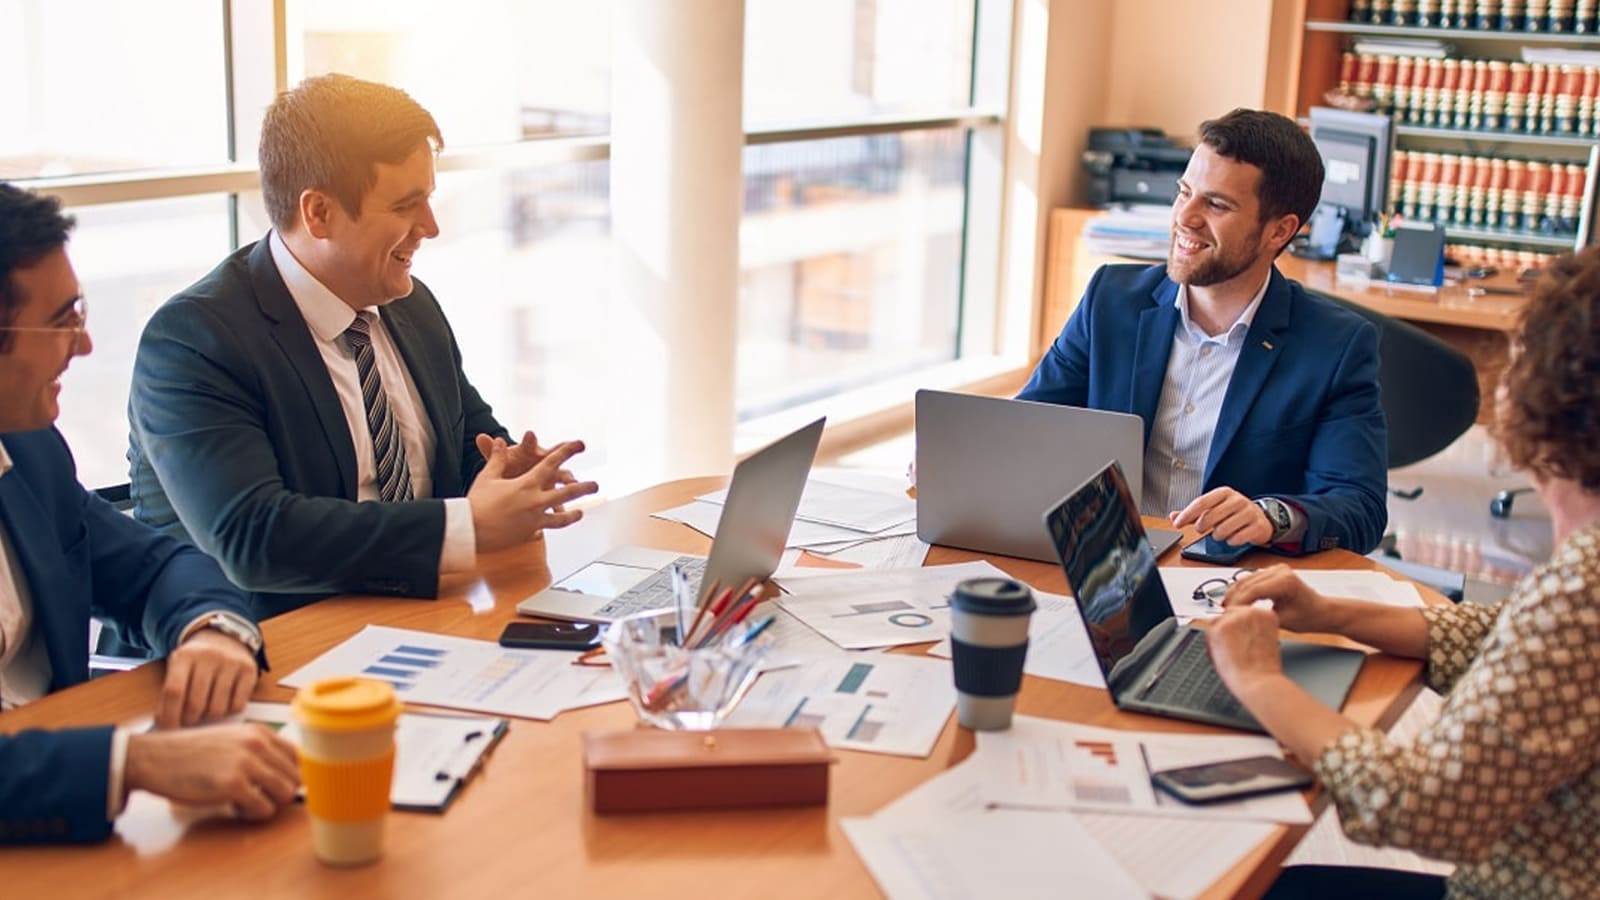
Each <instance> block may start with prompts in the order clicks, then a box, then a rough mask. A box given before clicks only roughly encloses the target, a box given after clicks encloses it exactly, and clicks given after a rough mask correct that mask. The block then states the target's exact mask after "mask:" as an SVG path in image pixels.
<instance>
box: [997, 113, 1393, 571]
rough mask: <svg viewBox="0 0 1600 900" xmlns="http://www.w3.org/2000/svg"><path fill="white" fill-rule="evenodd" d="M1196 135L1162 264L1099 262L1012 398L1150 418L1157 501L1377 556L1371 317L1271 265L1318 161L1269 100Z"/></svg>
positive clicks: (1382, 440) (1314, 183)
mask: <svg viewBox="0 0 1600 900" xmlns="http://www.w3.org/2000/svg"><path fill="white" fill-rule="evenodd" d="M1200 138H1201V143H1200V146H1199V147H1197V148H1196V149H1195V152H1194V155H1193V157H1192V158H1191V159H1190V162H1189V166H1188V169H1187V170H1186V171H1185V172H1184V175H1183V178H1182V179H1181V180H1180V181H1179V189H1178V197H1177V200H1176V202H1175V203H1174V204H1173V208H1172V245H1171V248H1170V251H1169V254H1168V258H1167V264H1166V265H1165V266H1151V267H1143V266H1127V265H1120V266H1106V267H1104V268H1102V269H1101V270H1100V271H1099V272H1097V273H1095V276H1094V278H1093V280H1091V281H1090V283H1089V287H1088V290H1087V291H1086V292H1085V293H1084V296H1083V300H1082V302H1080V303H1079V305H1078V307H1077V309H1076V310H1074V311H1073V314H1072V316H1071V318H1069V319H1068V321H1067V324H1066V327H1064V328H1063V329H1062V331H1061V335H1060V336H1059V337H1058V338H1056V341H1055V343H1054V344H1053V345H1052V346H1051V347H1050V349H1049V350H1048V351H1047V352H1046V353H1045V355H1044V358H1043V359H1041V360H1040V361H1039V365H1038V368H1037V369H1035V370H1034V373H1033V377H1032V378H1031V379H1030V380H1029V381H1028V383H1027V385H1026V386H1024V387H1023V389H1022V392H1021V393H1020V394H1018V395H1017V396H1018V397H1020V398H1022V399H1025V400H1040V401H1045V402H1050V403H1063V404H1070V405H1073V406H1087V407H1093V408H1096V409H1106V410H1114V411H1117V412H1129V413H1134V414H1136V415H1138V416H1140V417H1141V418H1142V419H1144V423H1145V428H1144V431H1145V459H1144V498H1143V501H1142V503H1141V507H1142V508H1143V510H1144V512H1145V513H1146V514H1147V515H1161V514H1168V515H1169V516H1170V518H1171V520H1172V522H1173V523H1174V524H1176V525H1179V526H1182V525H1191V524H1192V525H1194V526H1195V527H1196V528H1197V529H1198V530H1200V531H1201V532H1202V533H1209V534H1211V535H1213V536H1214V537H1216V538H1219V539H1221V540H1224V541H1227V542H1229V543H1234V544H1246V543H1248V544H1256V545H1260V546H1271V547H1273V548H1275V549H1278V550H1281V551H1284V552H1291V553H1293V552H1306V551H1312V550H1320V549H1325V548H1328V547H1344V548H1347V549H1350V550H1354V551H1356V552H1358V553H1366V552H1368V551H1370V550H1372V549H1373V548H1375V547H1376V546H1377V545H1378V542H1379V540H1381V539H1382V537H1383V530H1384V527H1385V525H1386V524H1387V521H1388V511H1387V507H1386V505H1385V479H1386V474H1385V473H1386V471H1387V463H1388V456H1387V454H1388V449H1387V447H1388V444H1387V438H1386V430H1385V423H1384V418H1383V410H1382V408H1381V407H1380V406H1379V403H1378V336H1377V331H1376V329H1375V328H1374V327H1373V326H1372V325H1371V324H1370V323H1368V322H1366V321H1364V320H1363V319H1361V318H1360V317H1358V316H1356V315H1354V314H1353V313H1350V312H1348V311H1346V310H1342V309H1340V308H1338V307H1336V306H1334V305H1333V304H1332V303H1329V302H1328V301H1326V300H1323V299H1320V298H1317V297H1313V296H1310V295H1308V294H1306V292H1305V291H1304V290H1303V289H1301V287H1300V285H1298V284H1296V283H1294V282H1292V281H1289V280H1288V279H1286V278H1284V277H1283V276H1282V275H1281V274H1279V273H1278V271H1277V269H1276V268H1275V267H1274V266H1273V260H1274V259H1276V258H1277V256H1278V254H1279V253H1281V252H1282V251H1283V249H1284V248H1285V247H1287V246H1288V244H1289V241H1290V240H1291V239H1292V238H1293V237H1294V236H1295V234H1296V232H1298V231H1299V230H1300V226H1301V224H1302V223H1303V222H1305V220H1306V218H1307V217H1308V216H1309V215H1310V214H1311V211H1312V210H1313V209H1314V208H1315V207H1316V204H1317V199H1318V197H1319V195H1320V193H1321V190H1322V178H1323V166H1322V159H1321V157H1320V155H1319V154H1318V152H1317V148H1316V145H1315V144H1313V143H1312V141H1311V139H1310V138H1309V137H1307V136H1306V134H1305V133H1304V132H1303V131H1301V130H1300V128H1299V126H1297V125H1296V124H1295V123H1294V122H1293V121H1292V120H1290V119H1287V118H1285V117H1283V116H1280V115H1277V114H1275V113H1268V112H1261V111H1257V110H1244V109H1237V110H1234V111H1233V112H1231V113H1229V114H1227V115H1226V116H1223V117H1222V118H1220V119H1213V120H1211V121H1207V122H1205V123H1202V124H1201V126H1200ZM1065 449H1067V450H1068V452H1070V448H1065Z"/></svg>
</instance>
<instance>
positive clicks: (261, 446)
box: [128, 240, 507, 619]
mask: <svg viewBox="0 0 1600 900" xmlns="http://www.w3.org/2000/svg"><path fill="white" fill-rule="evenodd" d="M383 317H384V323H385V324H386V325H387V326H388V328H389V332H390V334H391V335H392V336H393V338H394V342H395V346H396V347H398V348H399V351H400V355H401V357H402V358H403V360H404V362H405V364H406V367H407V368H408V369H409V370H410V372H411V378H412V380H413V381H414V382H415V383H416V385H417V393H418V394H419V395H421V398H422V405H423V407H424V408H425V410H426V413H427V416H428V421H429V423H430V424H431V425H432V427H433V432H434V435H435V437H436V444H435V449H434V460H433V469H432V475H433V492H434V497H436V498H444V497H460V496H463V495H464V494H465V493H466V490H467V487H468V486H469V485H470V484H471V483H472V479H473V478H474V477H476V475H477V473H478V471H479V470H480V469H482V468H483V458H482V456H481V455H480V454H479V453H478V450H477V447H476V446H475V445H474V443H473V440H474V438H475V436H476V435H477V434H478V433H479V432H486V433H488V434H491V435H497V436H500V437H507V435H506V431H505V429H504V428H502V427H501V425H500V423H499V422H497V421H495V418H494V414H493V412H492V411H491V410H490V409H489V405H488V404H487V403H485V402H484V401H483V399H482V398H481V397H479V396H478V392H477V391H476V390H475V389H474V388H473V387H472V385H471V384H470V383H468V381H467V377H466V375H465V374H464V373H463V372H462V370H461V351H460V348H458V347H457V346H456V341H455V336H454V335H453V334H452V333H451V331H450V326H449V324H448V323H447V322H446V321H445V317H444V313H443V311H442V310H440V309H439V304H438V303H437V301H435V300H434V297H433V294H432V293H431V292H429V290H428V289H427V287H425V286H424V285H423V284H422V282H420V281H417V282H415V288H414V290H413V291H412V293H411V295H410V296H408V297H405V298H402V299H400V300H396V301H394V302H393V303H390V304H388V305H387V306H385V307H384V308H383ZM128 420H129V425H130V428H129V432H130V440H131V442H132V445H131V447H130V448H129V450H128V462H129V479H130V481H131V482H132V484H131V491H132V495H133V501H134V514H135V515H136V516H137V517H138V518H139V519H140V520H141V521H143V522H147V523H149V524H150V525H153V526H155V527H156V528H159V529H161V530H163V531H165V532H167V533H169V534H173V535H177V536H181V537H187V538H189V539H190V540H192V541H194V543H195V544H197V545H199V547H200V548H201V549H202V550H204V551H206V552H207V553H209V554H211V555H212V556H214V557H216V559H217V561H218V562H220V563H221V564H222V568H223V571H225V572H227V573H228V577H230V578H232V579H233V581H234V583H235V584H238V585H239V586H240V587H242V588H244V589H245V590H247V591H252V592H254V593H253V594H252V596H251V603H252V605H253V606H254V608H255V611H256V615H257V617H258V618H263V619H264V618H267V617H268V616H273V615H277V614H278V613H281V612H285V611H287V610H290V609H293V608H295V607H297V606H303V605H304V604H306V603H308V602H310V601H311V600H315V599H318V598H320V597H325V596H328V595H330V594H338V593H356V594H389V595H398V596H405V597H432V596H434V595H435V594H436V592H437V591H438V583H439V555H440V550H441V549H442V546H443V541H444V504H443V502H442V501H441V500H439V499H429V498H422V499H417V500H412V501H409V502H405V503H357V502H355V501H356V487H357V483H356V453H355V445H354V444H353V443H352V441H351V437H350V428H349V425H348V424H347V423H346V421H345V417H344V409H343V407H341V406H340V405H339V396H338V394H337V393H336V392H335V390H334V387H333V380H332V379H331V378H329V376H328V369H327V366H326V365H325V364H324V363H323V361H322V356H321V354H320V353H319V351H318V349H317V345H316V338H315V337H313V335H312V334H311V330H310V328H309V327H308V326H307V325H306V322H305V319H304V318H303V317H302V316H301V315H300V308H299V307H298V306H297V305H296V304H295V302H294V298H293V297H292V296H291V295H290V294H289V289H288V288H287V287H285V286H284V283H283V279H282V277H281V276H280V275H279V274H278V269H277V266H276V265H274V264H273V261H272V253H271V250H270V249H269V247H268V243H267V241H266V240H261V241H257V242H256V243H254V244H251V245H250V246H247V247H244V248H242V249H240V250H238V251H237V252H235V253H234V254H232V255H231V256H229V257H228V258H227V259H226V260H224V261H223V262H222V263H221V264H220V265H219V266H217V268H216V269H214V270H213V271H212V272H211V273H210V274H208V275H206V276H205V277H204V278H202V279H201V280H200V281H199V282H197V283H195V284H194V285H191V286H190V287H188V288H186V289H185V290H183V291H182V292H180V293H179V294H178V295H177V296H175V297H173V298H172V299H171V300H168V301H167V302H166V303H165V304H163V305H162V307H161V308H160V309H158V310H157V311H156V314H155V315H154V316H152V317H151V319H150V322H149V324H148V325H146V326H145V330H144V335H143V337H142V338H141V339H140V341H139V351H138V356H137V357H136V359H135V361H134V373H133V389H132V391H131V392H130V394H129V398H128Z"/></svg>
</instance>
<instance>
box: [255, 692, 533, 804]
mask: <svg viewBox="0 0 1600 900" xmlns="http://www.w3.org/2000/svg"><path fill="white" fill-rule="evenodd" d="M243 718H244V720H245V721H246V722H261V723H262V724H265V725H268V726H270V727H272V728H273V729H274V730H276V731H277V732H278V734H280V735H282V736H283V737H284V739H285V740H287V741H289V742H290V743H291V744H294V745H295V746H297V747H298V746H299V745H300V726H299V725H297V724H296V723H295V721H294V719H293V717H292V716H291V715H290V713H289V705H288V704H287V703H249V704H246V706H245V709H244V716H243ZM506 726H507V722H506V720H505V719H498V718H487V717H484V716H436V715H421V714H418V713H403V714H401V716H400V720H399V722H397V723H396V725H395V734H394V744H395V747H394V783H393V785H392V786H391V787H390V789H389V802H390V803H392V804H393V805H394V807H395V809H410V810H423V811H428V812H443V811H444V808H445V806H447V805H448V804H449V802H450V800H451V799H452V798H453V797H454V796H455V793H456V791H458V790H460V789H461V786H462V785H463V784H465V783H466V781H467V779H468V778H469V777H471V775H472V773H473V772H474V771H476V770H477V768H478V766H479V765H480V764H482V762H483V758H484V756H485V754H487V753H488V752H489V749H490V748H491V747H493V746H494V744H495V742H496V741H498V740H499V739H500V736H501V735H503V734H505V731H506Z"/></svg>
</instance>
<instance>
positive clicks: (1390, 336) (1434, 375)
mask: <svg viewBox="0 0 1600 900" xmlns="http://www.w3.org/2000/svg"><path fill="white" fill-rule="evenodd" d="M1307 293H1310V294H1315V295H1317V296H1319V297H1322V298H1324V299H1326V300H1328V301H1329V302H1331V303H1337V304H1338V305H1340V306H1342V307H1344V308H1345V309H1348V310H1350V311H1351V312H1353V313H1355V314H1356V315H1359V316H1361V317H1362V318H1364V319H1366V320H1367V321H1369V322H1371V323H1372V324H1374V325H1376V326H1377V327H1378V388H1379V390H1380V391H1381V392H1382V403H1383V414H1384V418H1386V419H1388V425H1389V468H1391V469H1398V468H1400V467H1401V466H1409V465H1411V464H1412V463H1416V462H1421V461H1422V460H1424V459H1427V458H1428V457H1430V456H1432V455H1434V454H1435V453H1438V452H1439V451H1440V450H1443V449H1444V448H1446V447H1448V446H1450V444H1452V443H1453V442H1454V441H1455V439H1456V438H1458V437H1460V436H1461V435H1462V434H1463V433H1464V432H1466V430H1467V429H1468V428H1470V427H1471V426H1472V423H1473V422H1474V421H1476V420H1477V418H1478V400H1479V396H1478V373H1477V370H1475V369H1474V368H1473V366H1472V360H1471V359H1469V358H1468V357H1467V355H1466V354H1464V353H1462V352H1461V351H1460V350H1457V349H1456V348H1454V347H1452V346H1450V345H1449V344H1447V343H1445V342H1444V341H1442V340H1440V339H1438V338H1436V337H1434V336H1433V335H1431V334H1429V333H1427V332H1426V331H1423V330H1422V329H1421V328H1418V327H1417V326H1415V325H1412V324H1411V323H1409V322H1402V321H1401V320H1399V319H1395V318H1392V317H1390V316H1386V315H1384V314H1383V313H1380V312H1377V311H1376V310H1372V309H1368V308H1367V307H1365V306H1362V305H1361V304H1359V303H1352V302H1350V301H1348V300H1345V299H1342V298H1340V297H1335V296H1332V295H1331V294H1324V293H1321V292H1319V291H1311V290H1308V291H1307Z"/></svg>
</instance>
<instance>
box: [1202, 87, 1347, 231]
mask: <svg viewBox="0 0 1600 900" xmlns="http://www.w3.org/2000/svg"><path fill="white" fill-rule="evenodd" d="M1200 141H1201V143H1203V144H1205V145H1206V146H1207V147H1210V148H1211V149H1212V150H1215V151H1216V152H1217V155H1219V156H1224V157H1227V158H1228V159H1231V160H1234V161H1235V162H1242V163H1249V164H1250V165H1252V166H1255V167H1256V168H1257V169H1260V170H1261V181H1260V183H1259V184H1258V185H1257V187H1256V199H1257V200H1259V201H1260V203H1261V221H1262V222H1263V223H1264V222H1267V221H1270V220H1272V219H1276V218H1277V217H1279V216H1282V215H1285V214H1288V213H1293V214H1294V215H1295V216H1296V217H1297V218H1299V220H1300V224H1301V225H1304V224H1305V223H1306V221H1307V220H1309V219H1310V218H1311V213H1312V211H1313V210H1315V209H1316V208H1317V201H1318V200H1319V199H1321V197H1322V176H1323V169H1322V154H1321V153H1318V152H1317V145H1316V143H1315V142H1313V141H1312V140H1311V136H1310V135H1308V134H1306V133H1305V132H1304V131H1302V130H1300V126H1299V125H1296V124H1295V122H1294V120H1293V119H1290V118H1288V117H1287V116H1281V115H1279V114H1277V113H1275V112H1267V111H1266V110H1263V109H1243V108H1240V109H1235V110H1234V111H1233V112H1230V113H1228V114H1227V115H1225V116H1222V117H1221V118H1217V119H1207V120H1206V121H1204V122H1201V123H1200Z"/></svg>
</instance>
